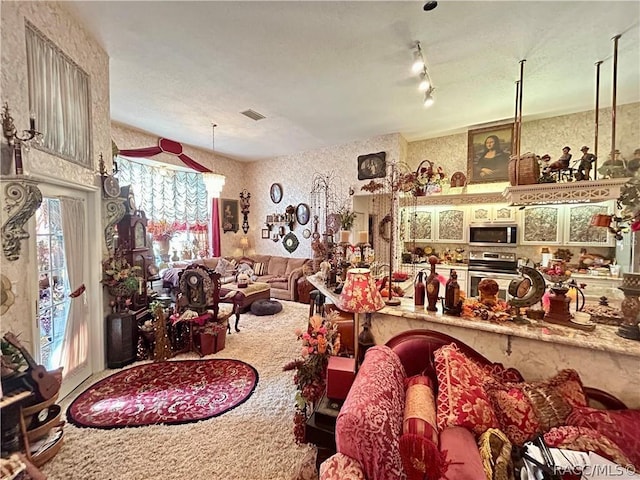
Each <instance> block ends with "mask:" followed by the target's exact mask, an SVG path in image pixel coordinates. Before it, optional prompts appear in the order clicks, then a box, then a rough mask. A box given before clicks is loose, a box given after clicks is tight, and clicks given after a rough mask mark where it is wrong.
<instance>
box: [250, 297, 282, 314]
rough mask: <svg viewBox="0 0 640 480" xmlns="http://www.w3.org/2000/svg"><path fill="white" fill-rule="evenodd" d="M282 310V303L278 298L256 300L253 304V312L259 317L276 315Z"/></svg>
mask: <svg viewBox="0 0 640 480" xmlns="http://www.w3.org/2000/svg"><path fill="white" fill-rule="evenodd" d="M281 311H282V304H281V303H280V302H278V301H277V300H256V301H255V302H253V303H252V304H251V313H253V314H254V315H257V316H259V317H261V316H263V315H275V314H276V313H278V312H281Z"/></svg>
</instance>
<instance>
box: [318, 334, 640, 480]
mask: <svg viewBox="0 0 640 480" xmlns="http://www.w3.org/2000/svg"><path fill="white" fill-rule="evenodd" d="M452 343H455V345H453V346H452V345H451V344H452ZM441 347H444V348H443V349H442V350H446V349H452V351H454V352H458V353H462V354H464V356H466V357H468V358H470V359H472V360H473V361H474V362H476V363H477V364H478V365H481V366H482V368H483V369H484V371H486V372H492V373H496V374H500V375H501V376H502V378H503V379H505V380H511V381H515V382H522V377H521V376H520V374H519V372H518V371H517V370H515V369H505V368H503V367H502V365H500V364H495V363H492V362H490V361H489V360H487V359H486V358H484V357H483V356H482V355H480V354H479V353H478V352H476V351H475V350H473V349H472V348H471V347H469V346H467V345H465V344H464V343H462V342H460V341H458V340H456V339H454V338H452V337H450V336H448V335H445V334H442V333H439V332H434V331H430V330H413V331H408V332H404V333H402V334H400V335H398V336H396V337H394V338H392V339H391V340H389V342H387V344H386V345H379V346H375V347H373V348H370V349H369V350H368V351H367V353H366V356H365V359H364V362H363V363H362V365H361V366H360V369H359V371H358V374H357V376H356V379H355V381H354V383H353V385H352V387H351V390H350V391H349V394H348V396H347V398H346V400H345V402H344V404H343V406H342V408H341V410H340V413H339V416H338V418H337V421H336V433H335V440H336V448H337V452H338V453H336V454H335V455H333V456H332V457H330V458H328V459H327V460H325V462H323V463H322V464H321V466H320V479H321V480H338V479H340V480H351V479H366V480H388V479H391V478H393V479H407V478H410V479H415V478H420V479H423V478H428V479H429V480H435V479H437V478H439V477H441V478H446V479H449V480H452V479H455V480H485V479H486V478H487V474H486V472H485V467H484V466H483V459H482V457H481V453H480V448H479V446H478V441H479V438H478V434H477V433H474V432H473V431H472V430H473V428H469V427H468V426H467V427H465V426H457V425H455V426H448V425H445V426H444V427H442V426H441V425H438V427H437V428H434V429H433V431H430V429H429V427H427V428H426V429H423V430H425V432H426V433H425V435H426V434H427V433H428V434H429V435H428V438H429V440H430V441H431V438H432V435H435V437H434V438H435V439H434V440H433V441H434V445H435V448H436V450H435V454H434V452H433V451H429V449H426V456H427V457H428V458H432V460H433V461H434V462H436V463H438V468H431V466H430V465H426V466H425V464H424V459H422V460H420V458H416V457H420V455H425V449H424V448H422V449H421V448H417V449H415V450H412V449H411V448H410V449H409V453H410V454H413V455H414V457H409V458H410V462H413V467H417V468H418V470H420V469H422V471H425V470H426V472H427V473H430V474H431V475H428V474H424V475H422V474H418V475H416V473H417V472H416V471H415V469H414V471H410V469H411V467H407V463H406V461H407V458H405V457H406V456H407V455H406V450H404V448H405V446H406V445H407V444H406V443H405V444H404V445H403V447H402V448H401V444H402V441H403V440H405V439H404V438H403V436H404V435H405V433H403V428H405V427H406V425H407V418H406V417H405V415H406V413H405V400H406V398H409V393H407V392H408V390H407V385H408V384H409V385H411V383H412V382H411V381H409V382H408V379H410V378H422V379H424V377H428V378H429V379H430V380H431V381H432V383H431V385H432V386H433V388H434V390H436V392H434V397H432V398H433V404H435V398H437V399H438V402H437V408H438V409H441V408H442V405H441V400H442V399H441V398H440V397H436V396H435V395H437V388H438V387H437V386H438V383H439V380H440V382H441V383H442V382H443V381H446V380H444V379H443V378H441V377H442V370H441V367H439V366H436V363H437V361H436V360H434V353H435V352H436V351H437V350H438V349H440V348H441ZM442 350H440V351H442ZM440 351H438V353H437V354H436V355H437V356H438V358H440V357H439V355H440ZM454 373H456V374H459V373H460V372H454ZM422 375H423V376H422ZM414 376H417V377H414ZM580 387H581V389H582V391H583V392H584V394H585V396H586V397H585V401H587V400H589V401H590V404H592V405H593V404H594V402H595V403H597V404H598V406H599V407H605V408H610V409H623V408H625V405H624V404H623V403H622V402H621V401H619V400H618V399H616V398H615V397H613V396H611V395H609V394H608V393H606V392H603V391H601V390H597V389H594V388H588V387H582V386H581V384H580ZM465 393H468V392H465ZM405 395H407V396H406V397H405ZM413 398H415V397H412V399H413ZM412 401H413V400H412ZM444 401H445V403H449V404H451V403H453V402H454V401H455V399H454V396H453V395H452V394H451V392H449V397H448V398H445V399H444ZM473 407H474V406H472V410H473ZM585 408H587V407H585ZM407 410H409V409H407ZM414 410H415V408H414ZM434 410H435V408H434ZM463 410H464V409H463ZM598 411H600V410H598ZM630 412H633V411H630ZM635 412H638V411H635ZM467 413H469V411H468V412H467ZM475 413H477V414H479V415H483V414H484V413H486V412H484V411H483V410H482V409H478V410H477V411H476V412H475ZM413 414H415V411H414V412H413ZM434 414H435V413H434ZM414 418H415V417H414ZM439 420H440V419H438V421H439ZM460 423H461V424H463V425H464V421H462V422H460ZM560 428H564V427H560ZM572 428H575V427H572ZM427 430H429V431H428V432H427ZM493 430H494V429H492V431H493ZM433 432H435V433H433ZM565 433H566V432H565ZM545 438H546V436H545ZM507 443H509V442H507ZM557 445H558V446H564V447H566V445H563V444H562V443H561V442H558V443H557ZM509 447H510V444H509ZM401 450H402V451H401ZM605 450H606V449H605ZM605 450H603V452H604V453H608V452H606V451H605ZM610 458H611V457H610ZM614 458H615V457H614ZM617 458H618V459H621V458H623V457H620V456H618V457H617ZM421 462H422V463H421ZM427 463H428V460H427ZM445 464H446V466H445ZM443 469H444V470H445V472H444V475H442V476H441V474H442V472H441V471H439V470H443ZM434 471H436V472H439V473H438V474H437V475H433V472H434ZM407 472H409V475H407ZM505 478H506V477H505Z"/></svg>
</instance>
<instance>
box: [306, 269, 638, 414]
mask: <svg viewBox="0 0 640 480" xmlns="http://www.w3.org/2000/svg"><path fill="white" fill-rule="evenodd" d="M307 279H308V280H309V281H310V282H311V283H312V284H313V285H314V286H315V287H316V288H318V289H319V290H320V291H321V292H322V293H323V294H324V295H326V296H327V298H328V301H329V302H333V303H335V301H336V300H337V297H338V295H337V294H335V293H333V291H332V290H331V289H328V288H327V287H326V286H325V285H324V283H323V282H322V281H321V280H320V279H318V278H317V277H315V276H311V277H307ZM441 293H443V292H442V289H441ZM440 308H441V307H440V306H439V311H438V312H428V311H426V310H425V309H424V308H422V307H416V306H415V305H414V304H413V300H412V299H407V298H404V299H401V304H400V305H399V306H397V307H394V306H386V307H384V308H383V309H382V310H380V311H379V312H377V313H375V314H374V315H373V319H372V324H371V332H372V334H373V336H374V338H375V341H376V344H384V343H386V342H387V341H388V340H389V339H390V338H392V337H393V336H395V335H397V334H399V333H401V332H403V331H407V330H414V329H429V330H435V331H440V332H443V333H447V334H448V335H451V336H453V337H454V338H458V339H460V340H461V341H462V342H464V343H466V344H468V345H469V346H471V347H472V348H475V349H476V350H478V351H479V352H481V353H482V354H483V355H485V356H486V357H487V358H489V359H491V360H493V361H497V362H503V363H504V364H505V366H512V367H515V368H517V369H518V370H519V371H520V372H521V373H522V375H523V376H524V377H525V378H526V379H527V380H539V379H543V378H549V377H551V376H552V375H554V374H555V373H556V372H557V371H558V370H560V369H562V368H574V369H575V370H577V371H578V373H579V374H580V376H581V378H582V379H583V382H584V384H585V385H589V386H593V387H598V388H602V389H604V390H607V391H610V392H611V393H613V394H614V395H616V396H618V397H619V398H621V399H622V400H623V401H624V402H626V403H627V405H628V406H630V407H633V408H640V369H639V368H638V366H639V365H640V341H634V340H628V339H625V338H622V337H619V336H618V335H616V331H617V327H615V326H610V325H601V324H598V325H597V326H596V328H595V330H594V331H592V332H584V331H582V330H577V329H573V328H570V327H563V326H561V325H556V324H551V323H546V322H544V321H540V322H536V321H532V323H531V324H530V325H516V324H515V323H513V322H505V323H501V324H497V323H491V322H488V321H484V320H479V319H478V320H475V319H467V318H463V317H455V316H450V315H445V314H443V313H442V312H441V310H440Z"/></svg>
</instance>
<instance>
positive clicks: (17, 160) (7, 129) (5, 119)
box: [1, 102, 41, 175]
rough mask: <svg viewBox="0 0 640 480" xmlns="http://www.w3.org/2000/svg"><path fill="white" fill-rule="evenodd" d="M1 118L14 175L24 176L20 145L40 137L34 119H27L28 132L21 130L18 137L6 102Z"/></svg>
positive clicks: (32, 117)
mask: <svg viewBox="0 0 640 480" xmlns="http://www.w3.org/2000/svg"><path fill="white" fill-rule="evenodd" d="M1 117H2V133H3V135H4V138H6V139H7V142H8V143H9V145H10V146H11V149H12V150H13V161H14V165H15V173H16V175H22V174H24V168H23V165H22V144H23V143H26V142H29V141H31V140H33V139H34V138H36V136H39V135H41V133H40V132H38V131H37V130H36V119H35V117H34V116H33V115H32V116H31V117H30V118H29V130H23V131H22V136H20V135H18V130H17V129H16V126H15V124H14V123H13V117H12V116H11V113H10V111H9V105H8V104H7V102H5V103H4V105H3V107H2V115H1Z"/></svg>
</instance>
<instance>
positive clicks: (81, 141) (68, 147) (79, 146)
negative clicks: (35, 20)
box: [26, 22, 93, 168]
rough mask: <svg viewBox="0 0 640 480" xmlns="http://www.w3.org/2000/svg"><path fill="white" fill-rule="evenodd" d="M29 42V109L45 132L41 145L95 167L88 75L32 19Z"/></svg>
mask: <svg viewBox="0 0 640 480" xmlns="http://www.w3.org/2000/svg"><path fill="white" fill-rule="evenodd" d="M26 42H27V73H28V77H29V108H30V110H31V112H32V113H33V114H34V115H35V117H36V119H37V120H36V121H37V128H38V130H39V131H40V132H42V133H43V139H42V141H43V143H42V145H41V146H39V147H38V148H41V149H42V150H45V151H47V152H49V153H52V154H54V155H58V156H60V157H62V158H64V159H66V160H69V161H71V162H74V163H77V164H79V165H82V166H84V167H87V168H93V162H92V160H91V125H90V110H91V109H90V94H89V76H88V75H87V74H86V73H85V72H84V71H83V70H82V69H81V68H80V67H79V66H78V65H76V64H75V63H74V62H73V60H71V59H70V58H69V57H68V56H67V55H65V53H64V52H62V50H60V49H59V48H58V47H57V46H56V45H55V44H54V43H53V42H52V41H51V40H49V39H48V38H47V37H45V36H44V34H42V33H41V32H40V31H38V30H37V29H36V28H35V27H34V26H33V25H31V24H30V23H29V22H27V23H26Z"/></svg>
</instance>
